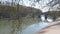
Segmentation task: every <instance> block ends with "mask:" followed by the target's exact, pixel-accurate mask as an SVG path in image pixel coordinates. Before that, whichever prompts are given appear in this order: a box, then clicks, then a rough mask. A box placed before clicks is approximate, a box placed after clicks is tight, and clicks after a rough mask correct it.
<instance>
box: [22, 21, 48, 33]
mask: <svg viewBox="0 0 60 34" xmlns="http://www.w3.org/2000/svg"><path fill="white" fill-rule="evenodd" d="M48 24H49V23H46V22H40V23H38V24H33V25H30V26H28V27H27V28H26V29H25V30H22V34H35V32H37V31H38V30H40V29H42V28H43V27H45V26H47V25H48Z"/></svg>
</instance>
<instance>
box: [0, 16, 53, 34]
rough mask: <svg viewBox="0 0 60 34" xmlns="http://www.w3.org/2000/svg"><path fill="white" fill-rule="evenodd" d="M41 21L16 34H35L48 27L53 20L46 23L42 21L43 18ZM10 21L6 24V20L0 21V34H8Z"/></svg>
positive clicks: (49, 19)
mask: <svg viewBox="0 0 60 34" xmlns="http://www.w3.org/2000/svg"><path fill="white" fill-rule="evenodd" d="M41 19H42V21H40V22H39V23H34V24H31V25H28V26H27V27H26V28H23V29H22V31H18V34H35V33H36V32H37V31H39V30H41V29H42V28H44V27H46V26H47V25H49V24H50V23H51V22H52V21H53V20H52V19H51V18H48V19H47V20H48V21H44V17H42V18H41ZM11 22H12V21H10V22H9V23H8V20H7V21H6V20H0V34H9V33H10V31H11V30H12V29H11V26H12V24H11ZM22 27H23V26H22Z"/></svg>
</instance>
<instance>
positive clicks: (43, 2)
mask: <svg viewBox="0 0 60 34" xmlns="http://www.w3.org/2000/svg"><path fill="white" fill-rule="evenodd" d="M0 1H1V0H0ZM2 1H3V2H5V1H9V2H11V0H2ZM50 1H52V0H41V1H39V4H38V3H35V6H33V7H34V8H37V9H41V10H42V12H47V11H48V10H49V7H48V6H46V4H47V3H49V2H50ZM16 3H17V2H16ZM31 3H33V1H29V0H23V5H24V6H28V7H31ZM19 4H20V5H22V1H20V3H19ZM44 6H46V7H45V8H44Z"/></svg>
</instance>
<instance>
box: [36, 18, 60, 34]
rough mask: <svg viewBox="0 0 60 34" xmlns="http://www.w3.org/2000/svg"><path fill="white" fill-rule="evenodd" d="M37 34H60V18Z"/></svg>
mask: <svg viewBox="0 0 60 34" xmlns="http://www.w3.org/2000/svg"><path fill="white" fill-rule="evenodd" d="M36 34H60V18H58V19H57V20H56V21H54V22H52V23H50V24H49V25H48V26H47V27H45V28H43V29H42V30H39V31H38V32H36Z"/></svg>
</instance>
